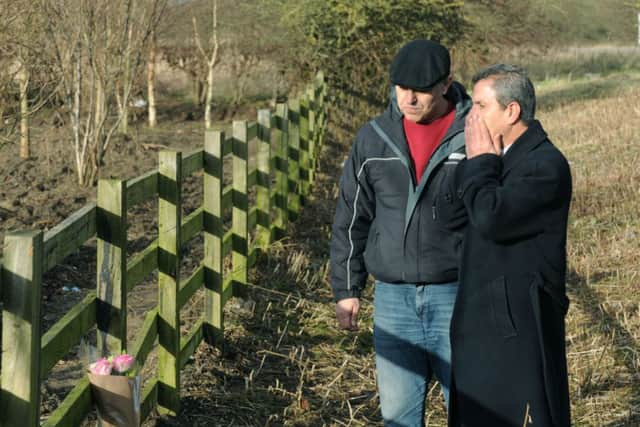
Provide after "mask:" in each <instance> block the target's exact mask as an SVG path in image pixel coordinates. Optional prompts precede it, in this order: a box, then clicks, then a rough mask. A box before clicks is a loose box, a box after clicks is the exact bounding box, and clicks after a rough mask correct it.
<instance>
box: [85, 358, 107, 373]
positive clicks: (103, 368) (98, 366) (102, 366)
mask: <svg viewBox="0 0 640 427" xmlns="http://www.w3.org/2000/svg"><path fill="white" fill-rule="evenodd" d="M111 368H112V365H111V362H110V361H109V360H108V359H105V358H102V359H98V360H97V361H96V362H95V363H92V364H91V365H89V371H91V373H92V374H94V375H111Z"/></svg>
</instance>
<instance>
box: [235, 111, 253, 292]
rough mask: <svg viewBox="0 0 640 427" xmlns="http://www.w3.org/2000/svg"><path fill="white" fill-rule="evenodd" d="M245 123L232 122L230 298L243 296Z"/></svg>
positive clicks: (246, 205)
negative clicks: (231, 286) (231, 280)
mask: <svg viewBox="0 0 640 427" xmlns="http://www.w3.org/2000/svg"><path fill="white" fill-rule="evenodd" d="M247 143H248V140H247V122H245V121H240V120H236V121H234V122H233V181H232V186H233V196H232V198H231V199H232V204H233V210H232V230H233V243H232V255H231V265H232V267H231V268H232V272H231V275H232V276H233V295H235V296H240V297H244V296H246V293H247V289H246V285H247V255H248V252H249V227H248V218H249V192H248V188H247V174H248V163H249V162H248V161H247V154H248V144H247Z"/></svg>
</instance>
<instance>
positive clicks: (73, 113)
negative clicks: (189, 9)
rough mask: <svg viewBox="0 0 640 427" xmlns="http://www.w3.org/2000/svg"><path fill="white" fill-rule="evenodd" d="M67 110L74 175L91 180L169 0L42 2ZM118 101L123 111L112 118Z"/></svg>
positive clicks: (124, 113) (84, 182)
mask: <svg viewBox="0 0 640 427" xmlns="http://www.w3.org/2000/svg"><path fill="white" fill-rule="evenodd" d="M40 2H41V5H42V8H43V10H44V11H45V16H46V18H47V21H46V31H47V35H48V39H49V41H50V43H51V51H52V55H53V57H52V62H53V63H54V65H55V71H56V77H57V78H58V79H59V81H60V83H61V90H60V92H61V98H62V99H63V101H64V104H65V109H66V111H67V113H68V114H69V118H70V120H69V123H70V128H71V134H72V141H73V142H72V143H73V148H74V153H75V163H76V173H77V177H78V182H79V183H80V184H81V185H89V184H91V183H93V181H94V180H95V178H96V176H97V175H98V173H99V169H100V166H101V165H102V164H103V160H104V155H105V153H106V152H107V150H108V149H109V146H110V145H111V142H112V140H113V137H114V134H115V132H116V131H117V129H118V127H119V126H120V123H121V122H122V120H123V118H124V117H126V116H127V114H128V112H127V106H128V102H129V99H130V97H131V92H132V87H133V84H134V80H135V78H136V76H137V71H138V69H139V65H140V64H141V63H143V57H144V54H145V49H146V43H147V41H148V38H149V34H150V33H151V31H152V29H153V28H154V26H155V25H157V22H158V19H159V16H158V15H159V14H161V13H162V11H163V10H164V4H165V3H166V0H138V1H134V0H59V1H56V2H50V1H47V0H40ZM116 105H119V106H120V111H119V114H117V115H116V117H113V114H112V113H113V110H114V107H115V106H116Z"/></svg>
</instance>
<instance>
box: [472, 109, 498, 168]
mask: <svg viewBox="0 0 640 427" xmlns="http://www.w3.org/2000/svg"><path fill="white" fill-rule="evenodd" d="M464 143H465V146H466V151H467V158H468V159H472V158H474V157H476V156H479V155H480V154H495V155H497V156H500V155H501V154H502V146H503V144H502V135H498V138H497V140H494V139H493V138H492V137H491V133H489V129H488V128H487V125H486V124H485V122H484V120H483V119H482V117H481V116H480V115H479V114H478V113H476V112H474V111H473V110H471V111H470V112H469V114H467V118H466V119H465V127H464Z"/></svg>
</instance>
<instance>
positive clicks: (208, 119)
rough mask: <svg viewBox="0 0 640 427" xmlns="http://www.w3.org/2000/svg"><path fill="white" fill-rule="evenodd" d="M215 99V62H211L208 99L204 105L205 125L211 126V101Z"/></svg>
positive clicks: (208, 127)
mask: <svg viewBox="0 0 640 427" xmlns="http://www.w3.org/2000/svg"><path fill="white" fill-rule="evenodd" d="M212 101H213V63H212V62H210V63H209V72H208V73H207V100H206V101H205V106H204V126H205V128H207V129H210V128H211V102H212Z"/></svg>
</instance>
